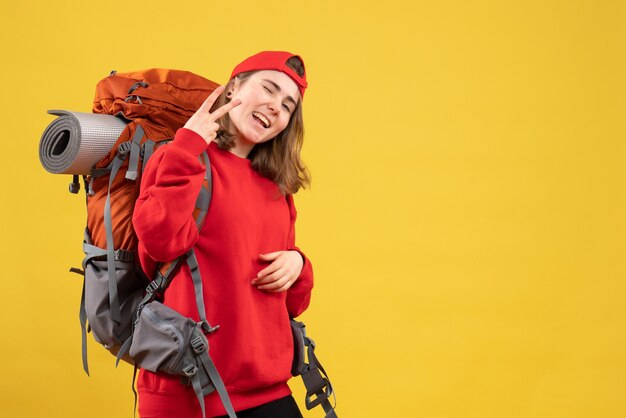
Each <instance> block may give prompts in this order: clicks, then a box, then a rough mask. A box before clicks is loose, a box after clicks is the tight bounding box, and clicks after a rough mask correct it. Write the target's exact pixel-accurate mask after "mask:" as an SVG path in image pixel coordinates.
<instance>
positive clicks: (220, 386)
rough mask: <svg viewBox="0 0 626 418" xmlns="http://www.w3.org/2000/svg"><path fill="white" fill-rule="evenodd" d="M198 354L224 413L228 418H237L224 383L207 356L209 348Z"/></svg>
mask: <svg viewBox="0 0 626 418" xmlns="http://www.w3.org/2000/svg"><path fill="white" fill-rule="evenodd" d="M199 354H200V355H199V357H200V360H201V361H202V366H203V367H204V369H205V370H206V371H207V373H208V374H209V377H210V378H211V382H213V386H215V390H217V394H218V395H219V396H220V399H221V400H222V405H224V409H226V413H227V414H228V416H229V417H230V418H237V415H236V414H235V408H233V404H232V403H231V402H230V398H229V397H228V392H227V391H226V386H225V385H224V381H222V378H221V377H220V374H219V373H218V371H217V368H216V367H215V363H213V360H212V359H211V356H209V348H208V347H206V349H205V350H204V351H203V352H202V353H199Z"/></svg>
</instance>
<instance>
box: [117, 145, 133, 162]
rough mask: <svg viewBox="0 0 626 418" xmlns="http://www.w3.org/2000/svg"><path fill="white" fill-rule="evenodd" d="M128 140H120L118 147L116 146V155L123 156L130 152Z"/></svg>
mask: <svg viewBox="0 0 626 418" xmlns="http://www.w3.org/2000/svg"><path fill="white" fill-rule="evenodd" d="M130 146H131V145H130V141H126V142H122V143H121V144H120V146H119V147H117V155H119V156H120V157H121V158H125V157H126V155H128V153H129V152H130Z"/></svg>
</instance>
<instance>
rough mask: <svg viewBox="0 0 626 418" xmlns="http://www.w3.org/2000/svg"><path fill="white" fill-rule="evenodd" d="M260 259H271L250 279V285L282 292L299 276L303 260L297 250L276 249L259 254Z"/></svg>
mask: <svg viewBox="0 0 626 418" xmlns="http://www.w3.org/2000/svg"><path fill="white" fill-rule="evenodd" d="M259 258H260V259H261V260H262V261H271V263H270V265H269V266H267V267H265V268H264V269H263V270H261V271H260V272H259V274H257V277H256V278H254V279H253V280H252V285H253V286H256V287H257V289H259V290H265V291H268V292H284V291H285V290H287V289H289V288H290V287H291V286H292V285H293V284H294V283H295V281H296V280H297V279H298V277H299V276H300V272H302V267H303V266H304V260H303V259H302V255H300V253H299V252H298V251H276V252H273V253H268V254H259Z"/></svg>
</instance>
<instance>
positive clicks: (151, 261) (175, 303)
mask: <svg viewBox="0 0 626 418" xmlns="http://www.w3.org/2000/svg"><path fill="white" fill-rule="evenodd" d="M306 87H307V82H306V74H305V70H304V64H303V62H302V60H301V59H300V58H299V57H298V56H296V55H293V54H291V53H288V52H276V51H265V52H261V53H259V54H257V55H254V56H252V57H249V58H247V59H246V60H244V61H243V62H242V63H241V64H239V65H238V66H237V67H235V69H234V70H233V72H232V75H231V78H230V80H229V81H228V83H227V84H226V86H224V87H220V88H218V89H217V90H216V91H215V92H214V93H213V94H211V95H210V96H209V97H208V99H207V100H206V102H205V103H204V104H203V105H202V107H201V108H200V109H198V111H197V112H196V113H195V114H194V115H193V116H192V117H191V118H190V119H189V121H188V122H187V124H186V125H185V127H184V128H182V129H180V130H179V131H178V132H177V133H176V137H175V138H174V140H173V141H172V142H171V143H170V144H168V145H167V146H163V147H161V148H160V149H159V150H157V152H155V154H154V155H153V156H152V158H151V159H150V163H149V164H148V166H147V167H146V171H145V172H144V174H143V178H142V183H141V193H140V197H139V199H138V201H137V204H136V207H135V213H134V217H133V222H134V227H135V230H136V232H137V236H138V238H139V256H140V260H141V264H142V267H143V269H144V270H145V271H146V273H147V274H148V275H150V276H151V275H152V274H153V273H154V269H155V265H156V264H157V263H158V262H167V261H171V260H173V259H175V258H176V257H178V256H180V255H182V254H184V253H186V252H187V251H189V250H190V249H191V248H194V249H195V252H196V255H197V258H198V264H199V268H200V273H201V275H202V280H203V293H204V295H203V296H204V302H205V305H206V316H207V319H208V321H209V323H210V324H211V325H219V329H218V330H217V331H216V332H214V333H212V334H210V335H209V336H208V338H209V346H210V355H211V357H212V359H213V361H214V362H215V365H216V367H217V370H218V371H219V373H220V375H221V377H222V379H223V380H224V383H225V386H226V389H227V391H228V394H229V396H230V399H231V401H232V403H233V406H234V409H235V411H237V416H238V417H242V418H245V417H272V418H281V417H284V418H293V417H301V416H302V415H301V414H300V411H299V410H298V407H297V405H296V403H295V401H294V400H293V398H292V397H291V392H290V390H289V387H288V386H287V380H288V379H289V378H290V377H291V374H290V370H291V362H292V358H293V342H292V336H291V329H290V324H289V318H290V317H295V316H298V315H300V314H301V313H302V312H303V311H304V310H305V309H306V308H307V307H308V305H309V300H310V297H311V289H312V288H313V271H312V268H311V264H310V262H309V261H308V259H307V258H306V257H305V256H304V255H303V254H302V252H301V251H300V250H299V249H298V248H297V247H296V246H295V228H294V225H295V221H296V210H295V207H294V204H293V198H292V194H293V193H296V192H297V191H298V190H299V189H300V188H301V187H303V186H305V185H307V183H308V181H309V176H308V172H307V170H306V168H305V167H304V165H303V164H302V162H301V161H300V149H301V146H302V138H303V125H302V99H303V95H304V91H305V89H306ZM205 150H206V151H207V152H208V155H209V159H210V162H211V170H212V176H213V179H212V185H213V195H212V200H211V204H210V207H209V211H208V213H207V216H206V219H205V221H204V226H203V228H202V230H201V231H200V232H198V230H197V227H196V224H195V220H194V218H193V216H192V213H193V211H194V208H195V202H196V198H197V196H198V193H199V191H200V189H201V187H202V182H203V179H204V174H205V168H204V166H203V165H202V164H201V163H200V161H199V159H198V156H199V155H200V154H202V152H203V151H205ZM164 303H165V304H166V305H168V306H170V307H172V308H174V309H175V310H177V311H178V312H180V313H181V314H183V315H186V316H188V317H191V318H194V319H196V320H197V319H198V313H197V307H196V302H195V296H194V288H193V283H192V280H191V276H190V272H189V268H188V267H187V266H186V265H183V266H182V268H181V269H180V270H179V271H178V273H177V274H176V276H175V278H174V280H173V281H172V283H171V285H170V286H169V288H168V290H167V292H166V293H165V300H164ZM137 387H138V390H139V414H140V416H141V417H142V418H151V417H199V416H201V410H200V406H199V404H198V401H197V399H196V395H195V393H194V391H193V389H192V388H191V387H190V386H185V385H182V384H181V383H180V378H179V377H177V376H171V375H167V374H161V373H152V372H149V371H145V370H142V371H140V374H139V380H138V383H137ZM205 406H206V415H207V416H211V417H215V416H221V415H224V414H225V410H224V407H223V406H222V403H221V401H220V399H219V397H218V395H217V393H215V392H213V393H211V394H209V395H208V396H206V397H205Z"/></svg>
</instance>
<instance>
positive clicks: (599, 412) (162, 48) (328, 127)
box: [0, 0, 626, 418]
mask: <svg viewBox="0 0 626 418" xmlns="http://www.w3.org/2000/svg"><path fill="white" fill-rule="evenodd" d="M0 4H1V6H0V34H1V37H2V48H1V52H0V71H1V77H0V92H1V94H2V100H1V101H0V118H1V119H2V120H1V127H2V146H1V148H0V149H1V155H2V158H1V163H0V182H1V191H2V195H1V197H0V199H1V201H2V203H1V205H0V228H1V229H0V230H1V233H2V240H1V241H0V242H1V244H0V245H1V246H0V254H2V260H3V263H2V285H1V286H0V301H1V302H0V317H1V318H2V320H3V324H2V330H1V337H0V341H1V347H0V350H1V351H0V353H1V359H2V367H1V370H0V410H1V412H0V415H2V416H3V417H34V416H42V417H44V416H45V417H95V418H99V417H131V416H132V405H133V396H132V392H131V390H130V385H131V375H132V370H131V369H130V367H128V366H123V367H120V368H119V369H115V368H114V367H113V357H111V356H110V355H109V354H108V353H106V352H105V351H104V350H103V349H102V348H100V347H98V346H97V345H96V344H95V343H93V341H90V342H91V344H90V360H91V368H92V377H91V378H88V377H86V376H85V375H84V374H83V371H82V368H81V362H80V328H79V324H78V303H79V297H80V290H81V280H80V277H79V276H76V275H73V274H71V273H68V271H67V270H68V268H69V267H70V266H78V265H79V263H80V261H81V258H82V251H81V241H82V228H83V225H84V221H85V211H84V204H83V203H84V202H83V197H82V196H81V195H78V196H75V195H71V194H69V193H68V192H67V184H68V183H69V181H70V178H69V177H68V176H61V175H51V174H48V173H47V172H45V171H44V170H43V168H42V167H41V165H40V163H39V160H38V155H37V152H38V151H37V150H38V142H39V137H40V135H41V133H42V132H43V130H44V128H45V127H46V126H47V124H48V123H49V122H51V120H52V117H51V116H49V115H47V114H46V111H47V110H48V109H69V110H76V111H90V105H91V100H92V98H93V93H94V87H95V84H96V82H97V81H98V80H99V79H101V78H102V77H104V76H106V75H107V74H108V73H109V71H110V70H112V69H116V70H118V71H120V72H123V71H130V70H136V69H141V68H148V67H166V68H179V69H186V70H190V71H194V72H197V73H199V74H202V75H204V76H206V77H208V78H211V79H214V80H216V81H219V82H225V81H226V80H227V76H228V74H229V71H230V70H231V69H232V67H233V66H234V65H235V64H236V63H238V62H239V61H240V60H241V59H242V58H244V57H246V56H248V55H250V54H252V53H255V52H257V51H259V50H262V49H286V50H292V51H296V52H298V53H300V54H301V55H302V56H303V57H304V59H305V61H306V64H307V68H308V71H309V81H310V89H309V90H308V92H307V97H306V101H305V103H304V107H305V119H306V140H305V148H304V152H303V155H304V158H305V160H306V162H307V163H308V165H309V167H310V169H311V171H312V173H313V178H314V182H313V187H312V188H311V189H310V190H309V191H305V192H304V193H300V194H298V196H297V197H296V203H297V205H298V209H299V221H298V241H299V244H300V246H301V247H302V248H303V249H304V250H305V251H306V252H307V253H308V255H309V256H310V258H311V259H312V260H313V262H314V267H315V272H316V280H317V283H316V288H315V293H314V299H313V302H312V305H311V308H310V309H309V311H308V312H307V313H306V314H305V315H304V317H303V318H304V320H305V321H306V323H307V325H308V330H309V333H310V334H311V335H312V336H313V338H314V339H315V340H316V342H317V343H318V355H319V356H320V358H321V359H322V361H323V363H324V365H325V366H326V368H327V370H328V371H329V373H330V375H331V378H332V381H333V383H334V385H335V388H336V392H337V396H338V409H337V412H338V414H339V416H340V417H342V418H346V417H350V418H355V417H428V418H447V417H451V418H452V417H454V418H457V417H467V418H479V417H480V418H488V417H494V418H501V417H507V418H517V417H533V418H534V417H537V418H538V417H545V418H556V417H568V418H578V417H594V418H595V417H602V418H612V417H615V418H623V417H626V303H625V298H626V281H625V278H626V277H625V276H626V265H625V257H624V252H625V251H626V221H625V219H626V216H625V215H626V193H625V189H624V184H625V181H626V168H625V167H626V165H625V163H624V158H625V156H626V155H625V154H626V145H624V139H625V135H624V134H625V133H626V123H625V121H626V83H625V81H624V80H625V78H626V59H625V53H626V51H625V49H626V48H625V46H624V45H625V41H626V25H625V23H624V22H625V21H626V3H625V2H623V1H610V0H604V1H602V0H594V1H591V0H589V1H582V0H579V1H576V0H571V1H555V0H542V1H536V0H534V1H516V2H514V1H462V0H459V1H450V0H444V1H421V0H419V1H409V0H405V1H401V0H387V1H383V2H378V1H376V2H375V1H369V0H358V1H357V0H346V1H330V0H316V1H313V0H311V1H307V0H303V1H299V2H293V1H271V2H258V1H227V0H223V1H219V2H218V1H208V0H204V1H184V0H181V1H160V0H159V1H155V0H151V1H147V0H140V1H132V2H111V1H108V2H90V1H68V0H57V1H50V2H48V1H40V2H37V1H33V0H28V1H24V0H22V1H9V0H1V3H0ZM81 193H82V191H81ZM292 387H293V388H294V390H295V394H296V397H297V399H298V402H299V403H300V405H301V406H302V389H301V387H302V385H301V383H300V382H299V381H296V380H294V381H293V385H292ZM321 416H323V414H322V413H321V411H314V412H307V413H305V417H321Z"/></svg>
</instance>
